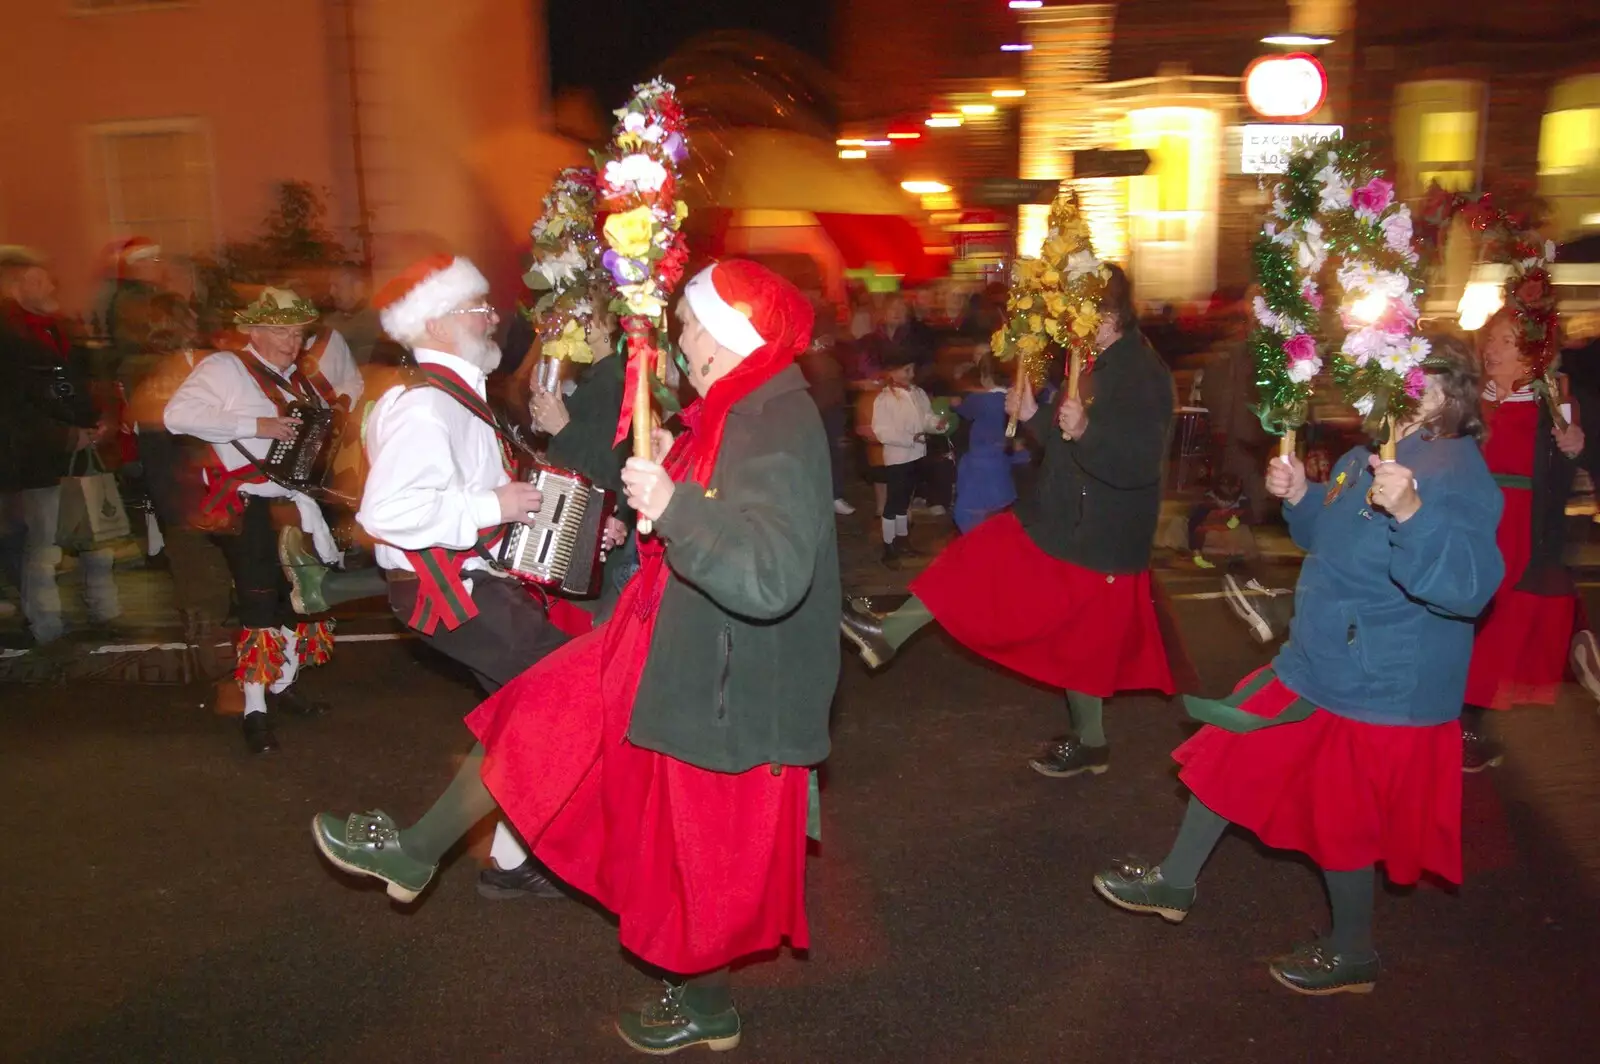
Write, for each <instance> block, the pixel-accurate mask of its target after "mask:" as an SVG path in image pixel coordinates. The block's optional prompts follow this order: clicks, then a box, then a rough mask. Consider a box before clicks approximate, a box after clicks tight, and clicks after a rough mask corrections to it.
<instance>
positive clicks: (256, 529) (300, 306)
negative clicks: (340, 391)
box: [164, 288, 340, 754]
mask: <svg viewBox="0 0 1600 1064" xmlns="http://www.w3.org/2000/svg"><path fill="white" fill-rule="evenodd" d="M316 319H317V311H316V308H315V307H313V306H312V305H311V304H310V303H308V302H306V301H305V300H303V299H301V298H300V297H299V296H297V295H295V294H294V293H293V292H291V291H288V290H286V289H278V288H268V289H266V290H265V291H264V292H262V294H261V297H260V298H259V299H258V300H257V301H256V302H254V303H252V304H250V305H249V306H248V307H246V308H245V309H244V310H242V311H240V312H239V313H238V314H237V315H236V316H235V318H234V321H235V323H236V324H237V325H238V326H239V327H240V328H241V329H242V330H243V332H244V334H245V336H246V337H247V338H248V339H249V341H250V342H249V344H248V345H247V346H246V347H245V349H244V350H243V351H238V352H234V351H218V352H217V353H215V354H214V355H212V356H210V357H209V358H207V359H205V360H204V361H202V362H201V363H200V364H199V365H197V366H196V367H195V368H194V371H193V372H192V373H190V374H189V376H188V377H187V378H185V380H184V382H183V384H181V385H180V386H179V387H178V390H177V391H176V392H174V393H173V396H172V398H171V399H170V400H168V402H167V407H166V411H165V414H164V420H165V422H166V426H167V430H168V431H169V432H174V433H179V434H181V435H187V436H196V437H198V438H200V439H202V440H205V441H206V442H208V443H210V444H211V447H212V451H213V453H214V456H215V458H216V464H214V465H212V466H211V467H210V468H208V469H207V470H206V498H205V500H204V501H203V502H202V503H201V510H202V514H201V518H202V520H203V521H205V522H208V523H209V524H210V526H211V527H213V528H218V529H221V528H222V527H223V526H224V525H226V526H228V527H233V526H234V525H236V530H235V531H233V532H231V533H230V534H221V535H218V536H217V544H218V546H219V547H221V548H222V552H223V556H224V557H225V558H226V560H227V563H228V571H229V572H230V573H231V574H232V576H233V584H234V590H235V592H236V593H237V595H238V599H239V621H240V623H241V624H242V625H243V630H242V631H241V632H240V634H239V642H238V648H237V665H236V668H235V671H234V676H235V677H236V679H237V680H238V681H239V683H240V684H241V685H242V686H243V689H244V721H243V725H244V738H245V745H246V747H247V748H249V750H250V751H251V752H252V753H258V754H261V753H270V752H272V751H274V750H277V749H278V740H277V736H276V734H275V733H274V731H273V727H272V722H271V720H270V718H269V717H268V716H267V708H268V699H267V695H268V694H271V695H273V696H274V699H273V701H274V702H275V703H276V705H277V708H280V709H283V710H287V711H288V712H291V713H298V714H302V715H315V714H317V713H320V712H322V711H323V710H325V709H326V706H324V705H322V704H321V703H319V702H315V701H312V700H310V699H306V698H302V697H301V696H300V695H299V693H298V692H295V691H293V690H292V689H291V687H290V685H291V684H292V683H294V681H295V678H296V677H297V676H298V675H299V670H300V668H301V667H302V666H305V665H320V664H322V663H323V662H326V661H327V660H328V658H329V656H330V655H331V654H332V651H333V626H332V622H331V621H319V622H309V621H305V620H303V619H302V618H299V617H297V616H296V615H295V611H294V609H293V608H292V606H291V603H290V597H291V595H290V587H289V584H288V581H287V580H286V579H285V577H284V574H283V571H282V569H281V568H280V567H279V563H278V547H277V535H276V533H275V532H274V530H273V526H272V525H273V523H272V513H271V508H272V500H275V499H276V500H279V501H283V500H287V501H289V502H292V503H293V504H294V506H295V509H296V510H298V511H299V517H300V525H301V527H302V528H303V529H304V530H305V531H306V532H308V533H309V534H310V535H311V537H312V540H313V542H314V544H315V546H316V551H317V554H318V556H319V557H320V559H321V560H322V561H323V562H325V563H328V564H333V563H334V562H335V561H337V560H338V559H339V558H340V551H339V548H338V547H337V545H335V543H334V541H333V535H332V533H331V532H329V530H328V523H327V521H326V520H325V519H324V517H323V515H322V511H321V510H320V509H319V508H318V506H317V504H316V502H315V501H314V500H312V499H310V498H308V497H307V496H306V495H304V494H302V493H300V492H296V491H291V490H289V489H288V488H285V487H283V486H281V485H279V484H274V483H272V482H271V481H269V480H268V479H267V478H266V476H265V475H264V474H263V473H262V472H261V470H260V469H259V468H258V467H257V466H256V462H257V461H258V460H262V459H265V458H266V457H267V453H268V451H269V450H270V448H271V446H272V441H274V440H293V439H294V438H295V432H296V430H297V429H298V428H299V425H300V422H299V421H298V420H296V419H295V418H292V417H289V416H288V411H289V404H290V403H292V402H302V403H308V404H311V405H322V400H321V398H320V397H319V396H318V395H317V392H316V389H315V388H313V387H312V385H311V383H310V381H308V380H307V379H306V377H305V374H303V373H302V372H301V371H300V369H299V366H298V364H297V363H298V359H299V357H300V354H301V348H302V341H303V338H304V335H305V330H306V327H307V326H308V325H310V324H311V323H312V322H314V321H316ZM228 518H231V520H225V519H228Z"/></svg>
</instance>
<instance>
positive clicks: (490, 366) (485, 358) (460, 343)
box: [456, 336, 501, 376]
mask: <svg viewBox="0 0 1600 1064" xmlns="http://www.w3.org/2000/svg"><path fill="white" fill-rule="evenodd" d="M456 354H458V355H460V356H461V357H462V358H464V359H466V360H467V361H468V362H471V363H472V364H473V365H474V366H477V367H478V368H479V369H481V370H483V372H484V375H485V376H488V375H489V374H491V373H493V372H494V371H495V370H496V369H498V368H500V354H501V353H500V345H499V344H497V343H495V342H494V341H493V340H491V339H489V338H488V337H487V336H484V337H471V338H468V337H460V338H459V339H458V340H457V346H456Z"/></svg>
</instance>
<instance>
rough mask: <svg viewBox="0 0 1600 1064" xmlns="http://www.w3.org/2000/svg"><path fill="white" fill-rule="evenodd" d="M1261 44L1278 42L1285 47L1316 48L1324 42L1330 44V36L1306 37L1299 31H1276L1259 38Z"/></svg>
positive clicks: (1331, 40) (1331, 41)
mask: <svg viewBox="0 0 1600 1064" xmlns="http://www.w3.org/2000/svg"><path fill="white" fill-rule="evenodd" d="M1261 43H1262V44H1278V45H1282V46H1284V47H1286V48H1316V47H1318V46H1320V45H1324V44H1332V43H1333V38H1332V37H1308V36H1306V35H1305V34H1301V33H1277V34H1273V35H1272V36H1271V37H1263V38H1261Z"/></svg>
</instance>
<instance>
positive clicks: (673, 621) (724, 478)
mask: <svg viewBox="0 0 1600 1064" xmlns="http://www.w3.org/2000/svg"><path fill="white" fill-rule="evenodd" d="M710 487H711V490H710V491H704V492H703V491H702V490H701V489H700V488H699V486H698V485H696V484H694V483H692V482H689V483H682V484H679V485H678V487H677V490H676V491H675V492H674V493H673V496H672V502H671V503H669V504H668V506H667V509H666V512H665V513H663V514H662V515H661V519H660V520H659V521H657V522H656V532H657V533H658V534H659V535H660V536H661V537H662V539H663V540H664V541H665V542H666V545H667V564H668V566H669V568H670V569H671V575H670V577H669V578H668V583H667V587H666V590H665V592H664V593H663V595H662V599H661V612H660V614H659V615H658V616H657V618H656V626H655V634H654V637H653V638H652V640H651V643H650V659H649V661H648V662H647V664H646V665H645V670H644V676H643V678H642V680H641V681H640V684H639V693H638V696H637V697H636V698H635V700H634V705H633V719H632V722H631V724H630V726H629V730H628V738H629V740H630V741H632V742H633V743H634V744H635V745H637V746H642V747H645V748H647V749H650V750H656V751H659V752H660V753H663V754H667V755H668V756H670V757H675V758H677V759H678V760H680V761H687V762H688V763H690V764H692V765H697V766H699V767H701V768H705V769H711V770H713V771H716V772H743V771H745V770H747V769H750V768H753V767H755V766H757V765H763V764H771V765H814V764H817V763H818V762H820V761H822V760H823V759H825V758H826V757H827V756H828V711H829V706H830V705H831V703H832V702H833V692H834V688H835V686H836V685H837V684H838V681H839V609H840V606H839V603H840V589H839V544H838V537H837V533H836V531H835V528H834V515H833V486H832V480H831V474H830V471H829V456H828V438H827V434H826V432H825V431H824V430H823V428H822V417H821V415H819V414H818V413H817V407H816V404H815V403H814V402H813V401H812V399H811V395H810V393H809V392H808V391H807V390H806V382H805V378H804V377H803V376H802V375H801V373H800V370H799V369H798V368H797V367H794V366H790V367H789V368H788V369H785V370H784V371H783V372H782V373H779V374H778V375H777V376H776V377H774V378H773V379H772V380H770V381H768V382H767V383H766V384H764V385H762V386H761V387H760V388H758V389H756V390H755V392H753V393H752V394H751V395H750V396H748V397H747V398H745V399H744V400H743V401H742V402H739V403H738V404H736V405H735V406H734V407H733V409H732V410H731V411H730V412H729V415H728V421H727V425H726V427H725V428H724V430H723V437H722V450H721V453H720V455H719V457H718V459H717V471H716V473H715V474H714V475H713V476H712V482H711V486H710Z"/></svg>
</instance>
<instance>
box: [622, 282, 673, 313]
mask: <svg viewBox="0 0 1600 1064" xmlns="http://www.w3.org/2000/svg"><path fill="white" fill-rule="evenodd" d="M617 294H618V295H620V296H621V297H622V299H623V302H624V303H626V304H627V306H628V313H629V314H637V315H639V316H640V317H642V318H659V317H660V316H661V312H662V311H663V310H665V309H666V301H665V300H664V299H662V298H661V291H660V289H658V288H656V283H655V282H654V281H646V282H645V283H644V284H627V285H622V286H621V287H619V288H618V289H617Z"/></svg>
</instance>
